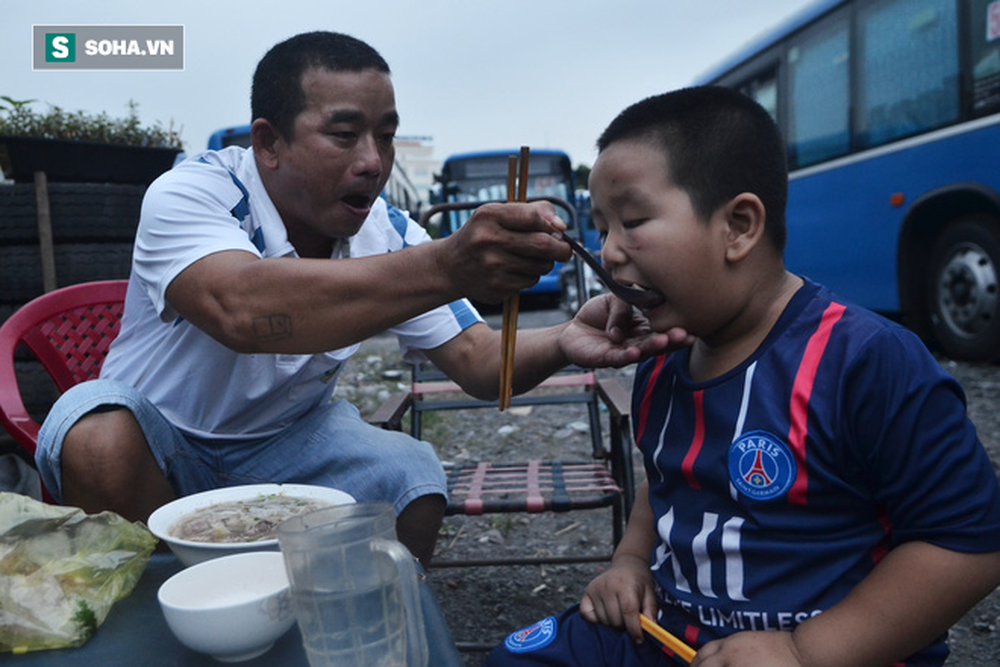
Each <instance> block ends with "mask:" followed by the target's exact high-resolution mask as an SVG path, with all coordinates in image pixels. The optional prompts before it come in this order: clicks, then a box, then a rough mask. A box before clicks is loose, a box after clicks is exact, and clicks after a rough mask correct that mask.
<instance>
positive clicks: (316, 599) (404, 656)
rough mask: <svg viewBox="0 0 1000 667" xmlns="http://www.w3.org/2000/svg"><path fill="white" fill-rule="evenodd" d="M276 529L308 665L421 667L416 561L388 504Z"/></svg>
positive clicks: (423, 651) (332, 511)
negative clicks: (402, 541)
mask: <svg viewBox="0 0 1000 667" xmlns="http://www.w3.org/2000/svg"><path fill="white" fill-rule="evenodd" d="M277 532H278V544H279V545H280V547H281V551H282V553H283V554H284V557H285V568H286V569H287V570H288V579H289V582H290V583H291V591H292V602H293V607H294V609H295V615H296V618H297V619H298V624H299V629H300V630H301V631H302V640H303V643H304V644H305V649H306V655H307V656H308V658H309V665H310V667H426V665H427V642H426V638H425V634H424V619H423V613H422V612H421V607H420V596H419V591H418V590H417V569H416V561H415V559H414V558H413V556H412V555H411V554H410V552H409V551H408V550H407V549H406V547H404V546H403V545H402V544H400V543H399V542H398V541H397V540H396V515H395V513H394V512H393V509H392V505H390V504H389V503H359V504H357V505H340V506H337V507H328V508H324V509H321V510H316V511H314V512H310V513H308V514H303V515H301V516H298V517H294V518H292V519H289V520H288V521H286V522H284V523H283V524H281V525H280V526H279V527H278V531H277Z"/></svg>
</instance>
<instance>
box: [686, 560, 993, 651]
mask: <svg viewBox="0 0 1000 667" xmlns="http://www.w3.org/2000/svg"><path fill="white" fill-rule="evenodd" d="M998 584H1000V552H993V553H985V554H969V553H959V552H956V551H950V550H948V549H943V548H941V547H937V546H934V545H932V544H929V543H927V542H908V543H906V544H903V545H901V546H899V547H897V548H895V549H893V550H892V551H890V552H889V554H888V555H887V556H886V557H885V558H884V559H883V560H882V562H880V563H879V564H878V566H876V567H875V569H874V570H872V572H871V574H869V575H868V576H867V577H866V578H865V579H864V580H863V581H862V582H861V583H860V584H858V586H857V587H855V588H854V590H853V591H851V593H850V594H849V595H848V596H847V597H846V598H844V600H842V601H841V602H840V603H838V604H836V605H834V606H833V607H831V608H830V609H828V610H827V611H825V612H823V613H822V614H820V615H818V616H815V617H813V618H811V619H809V620H808V621H806V622H805V623H803V624H802V625H800V626H799V627H798V628H797V629H796V630H795V631H794V632H793V633H791V634H788V633H739V634H736V635H733V636H731V637H729V638H726V639H723V640H719V641H716V642H712V643H710V644H707V645H706V646H705V647H703V648H702V649H701V650H700V651H699V652H698V657H697V658H696V660H695V662H694V663H692V664H693V665H695V666H698V667H716V666H721V665H727V666H729V667H737V666H739V665H751V664H758V665H759V664H768V665H775V666H778V665H790V666H793V665H795V666H801V667H826V666H831V667H834V666H839V665H857V666H859V667H862V666H865V665H872V666H873V667H884V666H885V665H888V664H891V663H893V662H894V661H898V660H901V659H902V658H905V657H906V656H908V655H911V654H913V653H915V652H916V651H918V650H920V649H921V648H923V647H925V646H927V645H928V644H929V643H931V642H932V641H933V640H934V639H935V638H936V637H939V636H941V635H942V634H944V633H945V632H946V631H947V630H948V628H949V627H951V626H952V625H953V624H954V623H955V622H956V621H957V620H959V619H960V618H961V617H962V616H963V615H964V614H965V613H966V612H967V611H968V610H969V609H970V608H971V607H972V606H973V605H975V604H976V602H978V601H979V600H980V599H981V598H983V597H984V596H985V595H987V594H988V593H989V592H990V591H992V590H993V589H994V588H995V587H996V586H997V585H998Z"/></svg>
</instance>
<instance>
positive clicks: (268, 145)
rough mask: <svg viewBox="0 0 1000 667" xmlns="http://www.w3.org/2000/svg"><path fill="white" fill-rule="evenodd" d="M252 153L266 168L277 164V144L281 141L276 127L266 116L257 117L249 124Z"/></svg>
mask: <svg viewBox="0 0 1000 667" xmlns="http://www.w3.org/2000/svg"><path fill="white" fill-rule="evenodd" d="M250 141H251V143H252V144H253V154H254V155H255V156H256V157H257V160H258V161H259V162H260V163H261V164H263V165H264V166H265V167H267V168H268V169H276V168H277V166H278V144H279V143H280V142H281V141H283V139H282V138H281V133H280V132H278V128H276V127H275V126H274V124H272V123H271V121H269V120H267V119H266V118H258V119H257V120H255V121H254V122H253V124H252V125H251V126H250Z"/></svg>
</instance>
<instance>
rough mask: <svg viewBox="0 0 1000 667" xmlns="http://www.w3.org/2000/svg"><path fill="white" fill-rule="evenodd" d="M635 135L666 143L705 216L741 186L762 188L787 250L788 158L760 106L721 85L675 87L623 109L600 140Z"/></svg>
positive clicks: (770, 222)
mask: <svg viewBox="0 0 1000 667" xmlns="http://www.w3.org/2000/svg"><path fill="white" fill-rule="evenodd" d="M636 139H638V140H641V141H642V140H648V141H649V142H651V143H652V144H654V145H656V146H657V147H658V148H659V149H660V150H662V151H663V153H664V158H665V159H666V160H667V166H668V168H669V171H670V176H671V178H672V179H673V181H674V183H676V184H677V185H678V186H679V187H680V188H682V189H683V190H684V191H686V192H687V193H688V195H689V196H690V197H691V202H692V205H693V206H694V208H695V211H696V212H697V213H698V215H699V216H701V217H702V218H703V219H705V220H708V219H709V218H710V217H711V215H712V213H713V212H715V210H716V209H717V208H718V207H719V206H721V205H723V204H725V203H726V202H728V201H730V200H731V199H732V198H733V197H735V196H737V195H738V194H740V193H742V192H750V193H753V194H755V195H757V196H758V197H759V198H760V200H761V201H762V202H763V204H764V208H765V211H766V215H767V218H766V223H765V234H766V235H767V236H768V238H770V239H771V242H772V243H773V244H774V246H775V247H776V248H777V249H778V250H779V251H783V250H784V247H785V238H786V229H785V205H786V203H787V200H788V164H787V160H786V157H785V145H784V141H783V140H782V138H781V133H780V131H779V130H778V126H777V125H776V124H775V122H774V119H773V118H771V115H770V114H769V113H768V112H767V111H766V110H765V109H764V108H763V107H761V106H760V105H759V104H757V103H756V102H755V101H753V100H752V99H750V98H749V97H747V96H745V95H743V94H741V93H739V92H736V91H734V90H730V89H728V88H724V87H720V86H698V87H693V88H684V89H681V90H675V91H672V92H669V93H664V94H662V95H657V96H654V97H649V98H647V99H645V100H642V101H641V102H637V103H636V104H633V105H632V106H630V107H628V108H627V109H625V110H624V111H622V112H621V113H620V114H619V115H618V117H617V118H615V119H614V120H613V121H612V122H611V124H610V125H609V126H608V127H607V129H605V130H604V132H603V133H602V134H601V136H600V138H599V139H598V140H597V148H598V150H599V151H603V150H604V149H605V148H607V147H608V146H609V145H611V144H612V143H615V142H617V141H623V140H636Z"/></svg>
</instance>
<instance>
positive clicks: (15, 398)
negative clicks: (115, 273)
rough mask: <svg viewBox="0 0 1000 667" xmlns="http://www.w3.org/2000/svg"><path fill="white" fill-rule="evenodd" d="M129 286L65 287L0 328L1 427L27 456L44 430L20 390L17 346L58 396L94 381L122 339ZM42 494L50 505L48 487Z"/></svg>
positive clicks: (113, 282) (120, 282)
mask: <svg viewBox="0 0 1000 667" xmlns="http://www.w3.org/2000/svg"><path fill="white" fill-rule="evenodd" d="M127 285H128V281H125V280H106V281H99V282H89V283H80V284H77V285H70V286H69V287H63V288H61V289H57V290H54V291H52V292H49V293H47V294H44V295H42V296H40V297H37V298H35V299H33V300H32V301H30V302H28V303H27V304H25V305H24V306H22V307H21V308H19V309H18V310H17V311H16V312H15V313H14V314H13V315H11V316H10V317H9V318H8V319H7V321H5V322H4V323H3V326H0V425H2V426H3V428H4V429H5V430H6V431H7V433H9V434H10V435H11V437H13V438H14V440H15V441H16V442H17V443H18V444H20V445H21V446H22V447H23V448H24V449H25V450H26V451H27V452H28V454H29V455H31V456H34V453H35V448H36V446H37V444H38V430H39V428H40V427H39V425H38V423H37V422H36V421H35V419H34V418H33V417H32V416H31V415H30V414H29V413H28V410H27V409H26V408H25V406H24V401H23V400H22V397H21V391H20V389H19V387H18V380H17V372H16V367H15V352H16V350H17V348H18V347H19V346H20V345H24V346H26V347H27V348H28V350H29V351H30V352H31V354H33V355H34V356H35V358H36V359H38V361H39V362H40V363H41V365H42V367H43V368H44V369H45V371H46V372H47V373H48V374H49V376H50V377H51V378H52V381H53V382H54V383H55V385H56V389H57V390H58V391H59V392H60V393H61V392H64V391H66V390H67V389H69V388H70V387H72V386H73V385H75V384H78V383H80V382H83V381H84V380H90V379H92V378H96V377H97V376H98V373H100V370H101V365H102V364H103V363H104V359H105V357H106V356H107V354H108V347H110V345H111V341H112V340H114V338H115V336H117V335H118V330H119V327H120V325H121V317H122V311H123V310H124V307H125V288H126V286H127ZM43 495H44V496H45V498H46V499H47V500H50V501H51V496H49V495H48V492H47V491H45V490H44V489H43Z"/></svg>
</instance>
